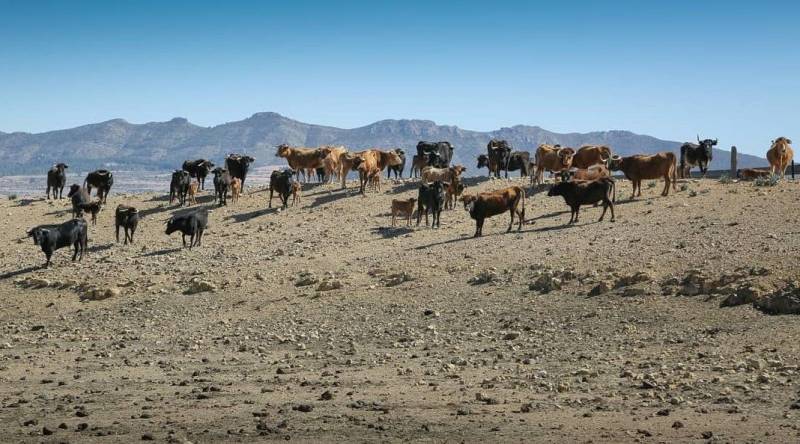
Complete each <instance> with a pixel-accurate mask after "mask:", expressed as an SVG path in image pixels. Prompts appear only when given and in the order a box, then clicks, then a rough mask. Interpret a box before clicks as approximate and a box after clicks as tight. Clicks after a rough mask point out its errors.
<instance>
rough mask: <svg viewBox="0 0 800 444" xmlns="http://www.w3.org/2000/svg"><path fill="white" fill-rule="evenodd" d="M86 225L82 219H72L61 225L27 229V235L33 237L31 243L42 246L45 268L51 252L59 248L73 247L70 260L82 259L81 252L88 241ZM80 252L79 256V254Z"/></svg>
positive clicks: (48, 263)
mask: <svg viewBox="0 0 800 444" xmlns="http://www.w3.org/2000/svg"><path fill="white" fill-rule="evenodd" d="M87 233H88V227H87V225H86V221H85V220H83V219H72V220H69V221H67V222H64V223H63V224H61V225H40V226H38V227H35V228H33V229H31V230H30V231H28V236H29V237H32V238H33V244H34V245H39V246H40V247H42V251H43V252H44V255H45V257H47V262H46V263H45V264H44V266H45V268H47V267H49V266H50V258H51V257H52V256H53V252H54V251H56V250H58V249H59V248H64V247H69V246H70V245H72V246H74V247H75V253H73V255H72V260H73V261H75V259H76V258H77V259H78V260H81V259H83V252H84V250H86V244H87V242H88V235H87ZM79 254H80V256H79Z"/></svg>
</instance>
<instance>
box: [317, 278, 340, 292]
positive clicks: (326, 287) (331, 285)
mask: <svg viewBox="0 0 800 444" xmlns="http://www.w3.org/2000/svg"><path fill="white" fill-rule="evenodd" d="M343 286H344V285H342V281H340V280H338V279H325V280H323V281H322V282H320V283H319V286H317V291H331V290H339V289H341V288H342V287H343Z"/></svg>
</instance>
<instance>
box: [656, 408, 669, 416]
mask: <svg viewBox="0 0 800 444" xmlns="http://www.w3.org/2000/svg"><path fill="white" fill-rule="evenodd" d="M669 414H670V411H669V409H661V410H659V411H657V412H656V415H658V416H669Z"/></svg>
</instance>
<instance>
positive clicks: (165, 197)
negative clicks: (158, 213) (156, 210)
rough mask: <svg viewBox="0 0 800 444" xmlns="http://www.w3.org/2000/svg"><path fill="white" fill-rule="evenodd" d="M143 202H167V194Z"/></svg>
mask: <svg viewBox="0 0 800 444" xmlns="http://www.w3.org/2000/svg"><path fill="white" fill-rule="evenodd" d="M145 202H169V194H161V195H158V196H153V197H151V198H150V199H147V200H146V201H145Z"/></svg>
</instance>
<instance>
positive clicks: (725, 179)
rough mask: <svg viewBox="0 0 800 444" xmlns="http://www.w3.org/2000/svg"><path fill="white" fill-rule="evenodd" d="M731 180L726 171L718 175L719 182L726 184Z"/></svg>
mask: <svg viewBox="0 0 800 444" xmlns="http://www.w3.org/2000/svg"><path fill="white" fill-rule="evenodd" d="M732 182H733V179H731V176H730V175H729V174H728V173H722V175H721V176H719V183H724V184H728V183H732Z"/></svg>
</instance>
